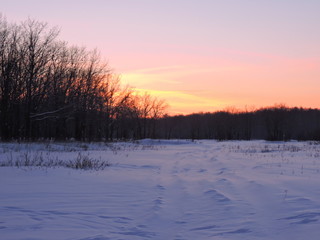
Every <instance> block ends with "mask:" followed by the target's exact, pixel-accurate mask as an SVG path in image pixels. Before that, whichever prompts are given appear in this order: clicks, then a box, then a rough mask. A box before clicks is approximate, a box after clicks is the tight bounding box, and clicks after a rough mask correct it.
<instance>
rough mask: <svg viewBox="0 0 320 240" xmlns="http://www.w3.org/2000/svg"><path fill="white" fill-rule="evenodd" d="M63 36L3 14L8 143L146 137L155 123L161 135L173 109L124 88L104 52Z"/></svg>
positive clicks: (0, 82)
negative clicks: (167, 111)
mask: <svg viewBox="0 0 320 240" xmlns="http://www.w3.org/2000/svg"><path fill="white" fill-rule="evenodd" d="M58 35H59V31H58V30H57V29H56V28H48V26H47V25H46V24H45V23H41V22H38V21H34V20H30V19H29V20H27V21H25V22H22V23H20V24H11V23H8V22H7V21H6V19H5V18H3V17H1V16H0V137H1V140H14V139H15V140H36V139H41V138H43V139H56V140H66V139H72V138H74V139H76V140H86V141H93V140H102V139H104V140H112V139H113V138H117V139H123V138H125V139H126V138H145V137H146V134H147V127H146V126H147V123H148V134H151V132H152V135H153V136H155V129H156V126H155V124H156V121H155V120H156V119H158V118H160V117H161V116H162V114H163V112H164V110H165V107H166V106H165V103H164V102H163V101H161V100H158V99H157V98H155V97H152V96H150V95H148V94H145V95H139V94H136V93H135V92H134V90H133V89H131V88H129V87H122V86H121V84H120V82H119V78H118V77H117V75H115V74H114V73H113V72H112V71H111V69H110V68H109V66H108V65H107V64H106V63H105V62H103V61H102V60H101V58H100V56H99V54H98V52H97V51H88V50H86V49H85V48H80V47H76V46H69V45H68V44H67V43H66V42H62V41H59V40H58V38H57V37H58ZM147 119H148V121H147ZM150 121H151V122H150ZM150 128H152V129H151V130H150Z"/></svg>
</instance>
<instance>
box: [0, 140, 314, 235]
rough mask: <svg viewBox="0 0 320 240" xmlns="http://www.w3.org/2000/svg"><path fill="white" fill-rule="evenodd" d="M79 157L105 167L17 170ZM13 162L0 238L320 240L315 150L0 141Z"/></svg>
mask: <svg viewBox="0 0 320 240" xmlns="http://www.w3.org/2000/svg"><path fill="white" fill-rule="evenodd" d="M79 154H82V156H87V157H88V159H93V160H99V161H100V162H101V161H102V162H106V163H108V164H110V166H107V167H104V168H103V169H101V170H98V171H96V170H76V169H72V168H67V167H64V166H63V165H62V166H59V165H53V167H49V165H46V164H42V165H41V164H38V166H33V167H32V166H23V164H22V163H23V162H25V159H29V160H30V161H29V162H28V164H29V165H30V163H32V161H33V162H37V161H35V159H38V160H39V159H41V162H42V163H43V162H46V161H47V162H49V163H50V162H51V163H54V162H55V161H60V162H70V161H71V160H73V159H76V158H77V157H78V156H79ZM40 156H41V157H40ZM16 162H19V163H20V164H14V163H16ZM38 162H39V161H38ZM10 163H11V165H14V167H8V166H2V167H0V188H1V195H0V236H1V239H6V240H10V239H23V240H31V239H32V240H40V239H54V240H57V239H70V240H71V239H81V240H98V239H99V240H107V239H112V240H114V239H119V240H120V239H130V240H131V239H162V240H164V239H176V240H178V239H179V240H182V239H192V240H193V239H241V240H242V239H290V240H293V239H318V237H319V234H320V228H319V226H320V225H319V223H320V144H319V143H315V142H285V143H283V142H265V141H231V142H216V141H195V142H191V141H182V140H180V141H179V140H172V141H156V140H143V141H141V142H140V144H135V143H115V144H111V145H106V144H103V143H100V144H98V143H96V144H85V143H60V144H58V143H51V144H40V143H32V144H14V143H1V144H0V165H8V164H10ZM15 165H16V166H15Z"/></svg>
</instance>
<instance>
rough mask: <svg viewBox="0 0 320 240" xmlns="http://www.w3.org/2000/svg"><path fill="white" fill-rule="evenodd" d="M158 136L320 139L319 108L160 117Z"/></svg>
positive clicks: (219, 138) (279, 107)
mask: <svg viewBox="0 0 320 240" xmlns="http://www.w3.org/2000/svg"><path fill="white" fill-rule="evenodd" d="M158 126H160V129H159V132H158V137H160V138H168V139H170V138H178V139H179V138H182V139H185V138H186V139H217V140H237V139H241V140H251V139H265V140H271V141H278V140H281V141H283V140H290V139H295V140H317V141H319V140H320V110H318V109H304V108H288V107H285V106H283V105H279V106H274V107H269V108H262V109H259V110H256V111H251V112H228V111H221V112H216V113H200V114H191V115H188V116H174V117H164V118H162V119H160V120H159V123H158Z"/></svg>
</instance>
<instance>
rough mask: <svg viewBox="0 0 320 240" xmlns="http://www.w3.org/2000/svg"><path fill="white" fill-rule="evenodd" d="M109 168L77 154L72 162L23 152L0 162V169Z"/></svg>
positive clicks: (39, 153) (104, 163)
mask: <svg viewBox="0 0 320 240" xmlns="http://www.w3.org/2000/svg"><path fill="white" fill-rule="evenodd" d="M108 166H110V164H109V163H108V162H107V161H103V160H102V159H101V158H100V159H94V158H90V157H89V154H87V155H83V154H81V152H79V154H78V156H77V157H76V158H75V159H72V160H69V161H68V160H62V159H59V158H58V157H50V156H48V155H46V156H43V153H42V152H35V153H34V154H32V153H30V152H25V153H23V154H21V155H19V156H16V157H15V158H14V157H13V156H12V154H10V157H9V158H8V159H7V160H4V161H0V167H18V168H20V167H44V168H52V167H67V168H73V169H83V170H103V169H105V168H106V167H108Z"/></svg>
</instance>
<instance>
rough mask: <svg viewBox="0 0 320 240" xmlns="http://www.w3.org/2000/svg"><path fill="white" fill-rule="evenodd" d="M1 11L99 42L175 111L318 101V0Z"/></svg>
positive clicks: (58, 1)
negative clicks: (42, 22)
mask: <svg viewBox="0 0 320 240" xmlns="http://www.w3.org/2000/svg"><path fill="white" fill-rule="evenodd" d="M0 12H1V13H2V14H3V15H4V16H5V17H6V18H7V20H8V21H9V22H20V21H22V20H26V19H27V18H28V17H30V18H33V19H36V20H39V21H44V22H47V23H48V24H49V26H59V27H60V28H61V33H60V38H61V39H62V40H65V41H67V42H69V44H71V45H79V46H86V47H87V48H88V49H93V48H97V49H99V50H100V52H101V55H102V57H103V58H105V59H106V60H108V62H109V65H110V67H111V68H112V69H114V71H115V72H116V73H118V74H120V75H121V79H122V82H123V84H129V85H131V86H133V87H135V88H136V90H137V91H139V92H142V93H144V92H149V93H151V94H153V95H156V96H159V97H161V98H163V99H165V100H166V101H167V103H168V104H169V105H170V108H169V112H170V113H171V114H178V113H183V114H187V113H192V112H200V111H203V112H212V111H216V110H223V109H226V108H229V107H236V108H240V109H244V108H249V109H251V108H253V107H255V108H259V107H265V106H271V105H274V104H279V103H282V104H286V105H287V106H298V107H300V106H302V107H312V108H320V97H319V93H320V14H319V12H320V1H319V0H305V1H304V0H281V1H280V0H86V1H85V0H55V1H45V0H21V1H18V0H0Z"/></svg>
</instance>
